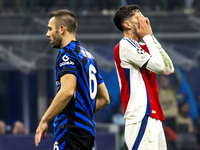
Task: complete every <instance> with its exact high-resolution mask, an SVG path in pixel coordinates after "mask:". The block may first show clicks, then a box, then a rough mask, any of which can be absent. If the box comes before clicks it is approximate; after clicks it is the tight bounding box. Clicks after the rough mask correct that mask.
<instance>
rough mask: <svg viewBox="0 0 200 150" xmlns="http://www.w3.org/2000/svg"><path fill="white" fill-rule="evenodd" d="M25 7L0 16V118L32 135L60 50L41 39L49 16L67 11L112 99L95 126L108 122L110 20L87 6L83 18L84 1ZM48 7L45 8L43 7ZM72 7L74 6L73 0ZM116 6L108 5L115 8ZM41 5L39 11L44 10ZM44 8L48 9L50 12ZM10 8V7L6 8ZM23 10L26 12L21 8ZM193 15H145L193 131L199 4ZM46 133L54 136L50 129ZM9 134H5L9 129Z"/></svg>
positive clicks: (115, 93) (112, 83) (114, 84)
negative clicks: (177, 79) (174, 74)
mask: <svg viewBox="0 0 200 150" xmlns="http://www.w3.org/2000/svg"><path fill="white" fill-rule="evenodd" d="M36 2H37V3H36V4H37V5H34V6H32V4H31V10H32V11H28V12H26V10H27V8H28V10H29V9H30V6H29V5H28V6H26V4H24V5H23V6H24V7H22V8H21V9H22V10H21V11H20V12H19V13H17V12H15V11H14V12H13V10H12V9H10V8H9V7H10V6H12V4H10V3H8V2H7V3H6V7H5V8H4V12H1V13H0V104H1V105H0V119H2V120H4V121H6V123H7V124H8V125H11V126H12V124H13V123H14V121H16V120H22V121H23V122H24V123H25V126H26V127H27V129H28V130H29V132H30V133H34V132H35V129H36V127H37V124H38V121H39V119H40V117H41V115H42V114H43V113H44V111H45V110H46V108H47V106H48V105H49V104H50V103H51V100H52V99H53V97H54V95H55V83H54V74H55V72H54V68H55V59H56V56H57V52H58V50H55V49H53V48H52V47H51V45H50V43H49V40H48V38H46V37H45V34H46V31H47V23H48V19H49V18H48V12H49V11H50V10H53V9H60V8H70V9H72V10H76V12H77V17H78V24H79V28H78V33H77V40H80V41H81V44H82V45H83V46H85V47H86V48H87V49H88V50H89V51H91V53H92V54H93V55H94V57H95V58H96V60H97V62H98V64H99V66H100V68H101V73H102V76H103V78H104V81H105V83H106V85H107V87H108V91H109V94H110V97H111V104H110V106H108V107H106V108H105V109H103V110H101V111H100V112H98V113H97V114H96V117H95V119H96V121H97V123H98V122H101V123H112V122H111V118H112V115H113V114H114V113H115V111H116V110H117V107H118V106H119V103H120V98H119V88H118V81H117V75H116V72H115V68H114V57H113V49H114V46H115V45H116V44H117V43H118V42H119V40H120V39H121V37H122V34H121V33H120V32H119V31H118V30H117V29H116V28H115V27H114V24H113V22H112V15H102V14H101V13H100V10H99V9H98V5H97V4H96V3H94V1H91V2H90V7H89V10H88V11H89V12H88V14H87V15H83V14H81V7H82V3H83V1H81V2H80V3H77V5H76V6H75V5H74V4H73V3H69V2H66V3H65V1H61V0H59V1H57V2H55V3H52V4H51V2H52V1H44V3H43V4H41V2H40V1H36ZM45 2H46V3H45ZM72 2H73V1H72ZM119 4H120V1H118V3H112V5H113V7H114V8H115V9H116V8H117V6H118V5H119ZM40 6H43V7H42V8H41V7H40ZM48 6H51V7H50V8H49V7H48ZM7 7H8V8H7ZM25 8H26V9H25ZM194 8H195V12H194V13H191V14H184V13H183V11H182V10H183V9H180V8H179V7H178V9H177V10H174V11H168V10H166V9H163V10H161V11H153V10H151V11H144V13H143V14H144V15H146V16H147V17H149V19H150V22H151V25H152V28H153V32H154V35H155V37H156V38H157V39H158V40H159V41H160V43H161V44H162V46H163V47H164V49H165V50H166V51H167V52H168V54H169V55H170V57H171V58H172V61H173V63H174V65H175V67H176V69H177V70H178V72H179V73H180V74H181V77H182V79H183V80H182V81H184V82H182V84H181V86H180V89H179V92H178V94H185V95H189V96H188V98H189V101H190V109H191V112H190V116H191V117H192V118H193V120H194V122H195V125H196V127H197V130H200V129H199V124H198V120H199V119H198V118H199V112H198V109H199V108H200V91H199V85H200V80H199V73H200V66H199V64H200V11H199V9H200V2H199V0H196V1H195V6H194ZM49 132H53V129H52V126H51V124H50V125H49ZM8 133H9V130H8Z"/></svg>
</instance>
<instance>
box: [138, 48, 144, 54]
mask: <svg viewBox="0 0 200 150" xmlns="http://www.w3.org/2000/svg"><path fill="white" fill-rule="evenodd" d="M137 52H138V54H144V53H145V51H144V50H143V49H141V48H137Z"/></svg>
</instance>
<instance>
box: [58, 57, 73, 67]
mask: <svg viewBox="0 0 200 150" xmlns="http://www.w3.org/2000/svg"><path fill="white" fill-rule="evenodd" d="M62 60H63V61H64V62H62V63H60V64H59V66H60V67H62V66H65V65H74V62H73V61H70V59H69V57H68V56H67V55H64V56H63V57H62Z"/></svg>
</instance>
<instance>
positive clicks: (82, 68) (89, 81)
mask: <svg viewBox="0 0 200 150" xmlns="http://www.w3.org/2000/svg"><path fill="white" fill-rule="evenodd" d="M68 73H70V74H73V75H75V76H76V78H77V87H76V93H75V94H74V96H73V97H72V98H71V100H70V101H69V103H68V105H67V106H66V107H65V108H64V109H63V111H62V112H61V113H60V114H58V115H57V116H56V118H55V121H54V130H55V132H54V133H55V140H56V141H58V140H59V138H61V137H62V135H63V134H65V133H66V132H69V131H70V130H71V131H74V129H75V131H76V130H78V129H81V130H82V129H84V130H85V131H86V132H88V133H89V134H90V133H91V134H92V135H93V136H94V137H95V126H96V124H95V122H94V109H95V103H96V95H97V86H98V84H101V83H103V79H102V77H101V75H100V73H99V68H98V67H97V63H96V61H95V59H94V57H93V56H92V55H91V54H90V53H89V52H88V51H87V50H86V49H85V48H83V47H82V46H81V45H80V43H79V42H78V41H72V42H70V43H69V44H68V45H67V46H65V47H64V48H61V49H60V52H59V54H58V56H57V62H56V84H57V91H59V89H60V87H61V83H60V78H61V77H62V76H63V75H65V74H68ZM61 126H62V127H63V126H64V127H65V128H64V130H60V129H61ZM71 131H70V132H71Z"/></svg>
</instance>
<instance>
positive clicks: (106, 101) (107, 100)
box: [104, 97, 110, 106]
mask: <svg viewBox="0 0 200 150" xmlns="http://www.w3.org/2000/svg"><path fill="white" fill-rule="evenodd" d="M104 101H105V106H107V105H109V104H110V98H109V97H107V98H106V99H105V100H104Z"/></svg>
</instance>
